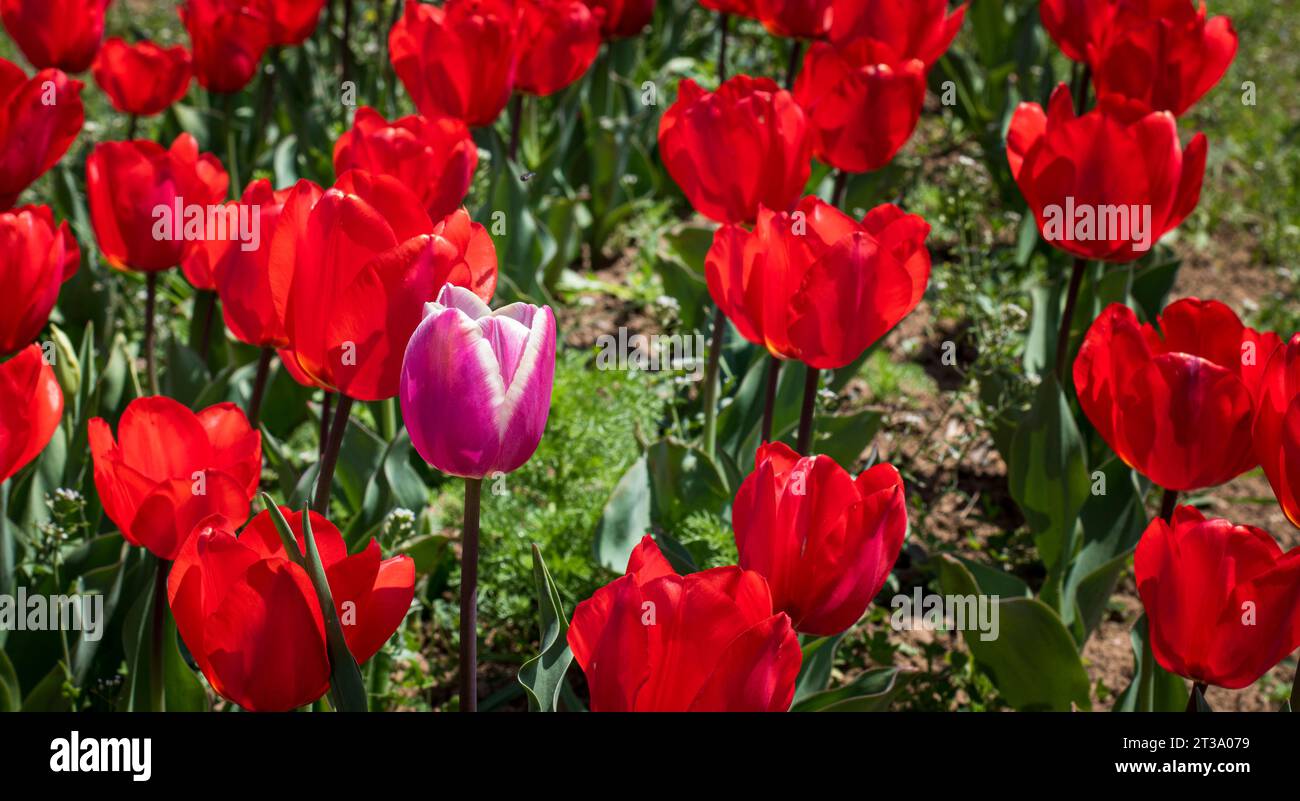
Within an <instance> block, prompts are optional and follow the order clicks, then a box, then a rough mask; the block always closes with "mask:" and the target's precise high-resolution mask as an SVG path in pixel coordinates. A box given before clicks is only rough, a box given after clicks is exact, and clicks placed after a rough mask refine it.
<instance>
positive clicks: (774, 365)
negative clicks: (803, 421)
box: [763, 356, 781, 442]
mask: <svg viewBox="0 0 1300 801" xmlns="http://www.w3.org/2000/svg"><path fill="white" fill-rule="evenodd" d="M780 383H781V360H780V359H778V358H776V357H775V356H769V357H768V365H767V393H766V394H765V396H764V398H763V442H771V441H772V418H773V416H774V415H775V413H776V390H777V388H778V386H779V385H780Z"/></svg>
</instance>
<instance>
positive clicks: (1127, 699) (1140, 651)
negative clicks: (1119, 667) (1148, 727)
mask: <svg viewBox="0 0 1300 801" xmlns="http://www.w3.org/2000/svg"><path fill="white" fill-rule="evenodd" d="M1148 637H1149V634H1148V631H1147V618H1146V615H1143V616H1142V617H1140V618H1138V620H1137V622H1136V623H1134V624H1133V630H1132V631H1131V632H1129V640H1130V641H1131V642H1132V644H1133V680H1132V681H1131V682H1129V685H1128V687H1126V688H1125V689H1124V692H1122V693H1120V696H1119V698H1117V699H1116V700H1115V705H1114V706H1113V707H1111V711H1113V712H1182V711H1183V710H1185V709H1186V708H1187V684H1186V683H1185V682H1184V681H1183V679H1182V678H1181V677H1179V676H1176V675H1174V674H1173V673H1170V672H1169V671H1167V670H1165V669H1164V668H1162V667H1160V663H1159V662H1156V658H1155V655H1154V654H1152V653H1151V642H1150V640H1149V639H1148Z"/></svg>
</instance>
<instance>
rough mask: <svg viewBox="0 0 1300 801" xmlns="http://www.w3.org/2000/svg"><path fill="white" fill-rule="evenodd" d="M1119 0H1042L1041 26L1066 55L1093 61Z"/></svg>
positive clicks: (1112, 19) (1093, 62) (1074, 58)
mask: <svg viewBox="0 0 1300 801" xmlns="http://www.w3.org/2000/svg"><path fill="white" fill-rule="evenodd" d="M1120 2H1122V0H1042V2H1040V3H1039V5H1038V11H1039V14H1040V15H1041V16H1042V19H1043V28H1044V29H1045V30H1046V31H1047V32H1048V34H1050V35H1051V37H1052V38H1053V39H1054V40H1056V44H1057V45H1058V46H1059V47H1060V48H1061V50H1062V52H1064V53H1065V55H1066V56H1067V57H1068V58H1071V59H1073V60H1075V61H1078V62H1081V63H1084V64H1095V63H1096V54H1097V49H1098V48H1100V47H1101V43H1102V40H1103V39H1105V38H1106V34H1107V33H1109V32H1110V27H1111V23H1112V22H1114V20H1115V12H1116V11H1117V10H1118V8H1119V4H1120Z"/></svg>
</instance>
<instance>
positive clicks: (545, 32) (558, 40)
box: [515, 0, 601, 97]
mask: <svg viewBox="0 0 1300 801" xmlns="http://www.w3.org/2000/svg"><path fill="white" fill-rule="evenodd" d="M520 9H521V13H520V17H519V19H520V27H519V49H520V53H519V65H518V67H517V68H516V72H515V89H517V90H518V91H520V92H524V93H525V94H530V95H537V96H539V97H545V96H547V95H553V94H555V93H556V92H558V91H560V90H561V89H564V88H566V87H568V86H569V85H570V84H572V83H573V82H574V81H576V80H578V79H579V78H581V77H582V76H583V75H584V74H585V73H586V72H587V69H588V68H590V67H591V64H592V62H594V61H595V60H596V55H597V54H599V53H600V42H601V35H600V19H599V17H598V16H597V15H596V14H593V13H592V12H591V9H589V8H588V7H587V6H586V4H585V3H583V2H582V0H522V2H521V4H520Z"/></svg>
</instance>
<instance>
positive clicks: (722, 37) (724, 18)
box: [718, 11, 731, 86]
mask: <svg viewBox="0 0 1300 801" xmlns="http://www.w3.org/2000/svg"><path fill="white" fill-rule="evenodd" d="M730 27H731V15H730V14H728V13H727V12H725V11H719V12H718V85H719V86H721V85H722V84H724V83H726V82H727V39H728V38H729V37H728V33H729V30H728V29H729V28H730Z"/></svg>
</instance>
